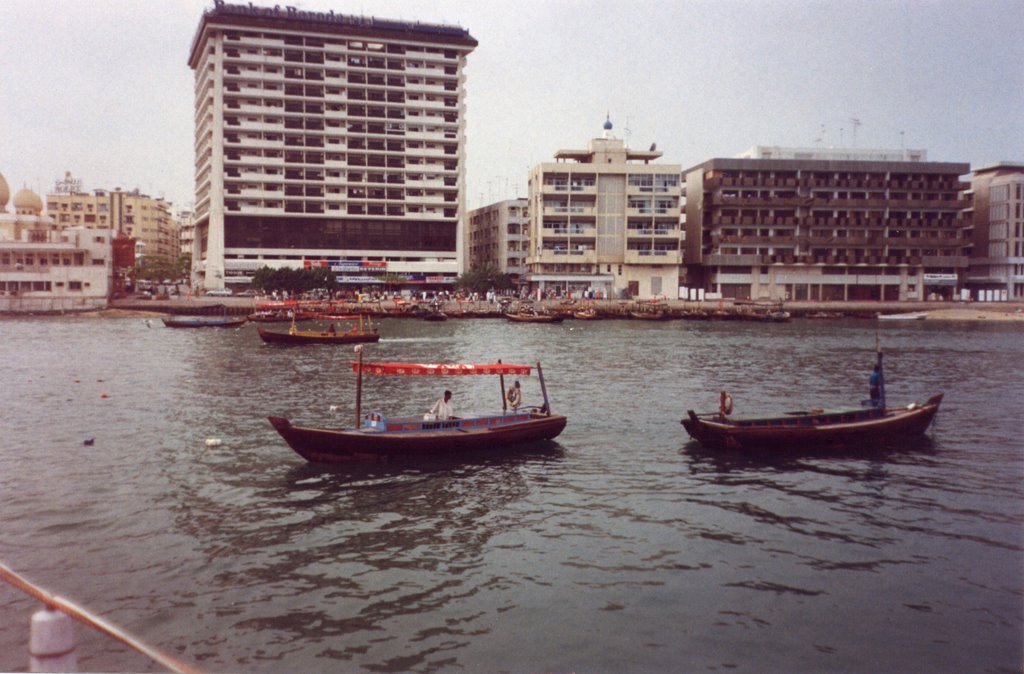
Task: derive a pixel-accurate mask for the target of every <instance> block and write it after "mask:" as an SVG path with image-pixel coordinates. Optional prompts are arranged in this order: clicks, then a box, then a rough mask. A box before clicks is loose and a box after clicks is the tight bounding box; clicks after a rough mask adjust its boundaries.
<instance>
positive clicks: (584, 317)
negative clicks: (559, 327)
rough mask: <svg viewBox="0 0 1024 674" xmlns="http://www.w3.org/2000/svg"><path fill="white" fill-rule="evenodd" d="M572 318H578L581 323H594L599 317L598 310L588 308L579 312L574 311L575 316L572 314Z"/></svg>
mask: <svg viewBox="0 0 1024 674" xmlns="http://www.w3.org/2000/svg"><path fill="white" fill-rule="evenodd" d="M572 317H573V318H578V319H580V320H581V321H592V320H594V319H596V318H597V317H598V316H597V310H596V309H594V307H588V308H586V309H581V310H579V311H574V312H573V314H572Z"/></svg>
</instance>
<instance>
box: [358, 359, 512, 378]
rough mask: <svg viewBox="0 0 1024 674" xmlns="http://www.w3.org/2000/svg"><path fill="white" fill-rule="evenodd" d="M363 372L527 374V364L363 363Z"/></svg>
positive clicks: (439, 374)
mask: <svg viewBox="0 0 1024 674" xmlns="http://www.w3.org/2000/svg"><path fill="white" fill-rule="evenodd" d="M352 371H353V372H358V371H359V363H358V362H357V361H352ZM363 372H367V373H369V374H405V375H438V376H442V375H468V374H501V375H505V374H510V375H516V374H518V375H528V374H530V366H529V365H512V364H505V363H490V364H486V365H469V364H465V363H363Z"/></svg>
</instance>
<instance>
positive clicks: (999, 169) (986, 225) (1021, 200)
mask: <svg viewBox="0 0 1024 674" xmlns="http://www.w3.org/2000/svg"><path fill="white" fill-rule="evenodd" d="M971 190H972V192H973V193H974V204H973V205H974V209H973V213H972V224H973V225H974V229H973V231H972V239H971V240H972V243H973V244H974V246H973V249H972V251H971V258H970V271H969V272H968V276H967V287H968V289H969V290H970V292H971V297H972V298H974V299H977V300H981V301H1005V300H1013V301H1017V302H1020V301H1022V300H1024V164H1020V163H1013V162H1001V163H999V164H994V165H992V166H986V167H983V168H979V169H976V170H975V171H974V173H973V174H972V176H971Z"/></svg>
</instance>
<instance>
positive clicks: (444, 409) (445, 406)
mask: <svg viewBox="0 0 1024 674" xmlns="http://www.w3.org/2000/svg"><path fill="white" fill-rule="evenodd" d="M430 413H431V414H433V415H434V418H436V419H437V420H438V421H448V420H449V419H451V418H452V417H453V416H454V415H455V409H454V407H453V406H452V392H451V391H445V392H444V396H443V397H441V398H438V399H437V402H436V403H434V406H433V407H431V408H430Z"/></svg>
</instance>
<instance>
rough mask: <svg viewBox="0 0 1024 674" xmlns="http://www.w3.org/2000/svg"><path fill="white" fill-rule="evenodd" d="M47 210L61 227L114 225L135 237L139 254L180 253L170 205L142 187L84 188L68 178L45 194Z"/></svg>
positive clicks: (168, 255)
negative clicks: (129, 188) (89, 189)
mask: <svg viewBox="0 0 1024 674" xmlns="http://www.w3.org/2000/svg"><path fill="white" fill-rule="evenodd" d="M46 210H47V213H49V215H50V216H51V217H52V218H53V219H54V220H55V221H56V223H57V226H58V227H59V228H60V229H67V228H69V227H86V228H89V229H112V230H114V232H115V233H123V234H125V235H127V236H130V237H132V238H133V239H135V240H136V249H137V255H138V256H140V257H145V256H160V257H165V258H170V259H176V258H177V257H178V233H177V227H176V224H175V221H174V218H173V217H172V215H171V205H170V203H168V202H167V201H164V200H163V199H160V198H154V197H151V196H149V195H148V194H143V193H141V192H139V190H132V191H131V192H125V191H122V190H120V189H114V190H93V191H92V193H88V192H84V191H82V190H81V183H80V182H79V181H75V180H70V179H69V178H67V177H66V178H65V179H64V180H62V181H58V182H57V184H56V185H55V187H54V191H53V192H51V193H50V194H47V195H46Z"/></svg>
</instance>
